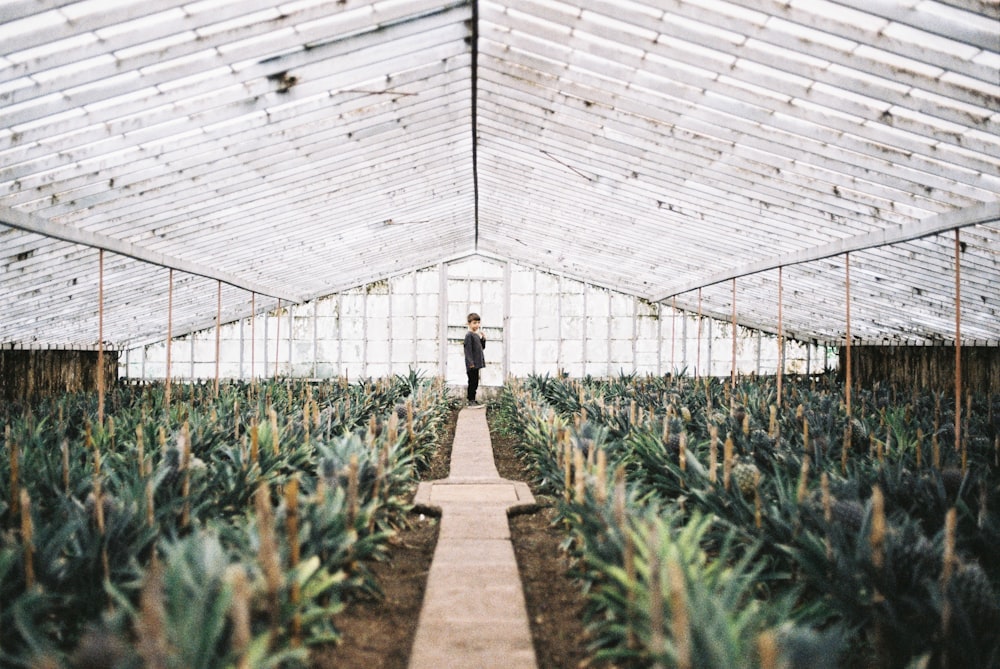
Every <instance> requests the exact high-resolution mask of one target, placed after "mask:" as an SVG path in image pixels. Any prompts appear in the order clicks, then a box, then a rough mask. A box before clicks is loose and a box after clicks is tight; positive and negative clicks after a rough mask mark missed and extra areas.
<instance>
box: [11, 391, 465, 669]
mask: <svg viewBox="0 0 1000 669" xmlns="http://www.w3.org/2000/svg"><path fill="white" fill-rule="evenodd" d="M172 391H173V392H172V399H171V402H170V405H169V407H168V406H167V402H166V398H165V388H164V387H163V386H161V385H159V384H149V385H122V386H120V387H118V388H115V389H113V390H112V391H111V392H110V393H109V397H108V401H107V406H108V407H111V409H112V410H111V411H109V412H108V414H107V418H106V420H105V423H104V424H103V425H101V424H98V423H97V421H96V401H95V398H94V397H93V396H92V395H66V396H62V397H58V398H54V399H51V400H47V401H44V402H41V403H39V404H38V405H36V406H33V407H30V408H29V409H26V410H25V412H23V413H22V414H20V415H17V416H12V417H11V418H10V423H9V428H8V430H6V431H5V434H4V436H3V439H2V441H0V443H2V448H0V454H2V455H3V457H2V458H0V665H3V666H30V665H32V664H40V663H44V664H46V665H47V666H62V665H67V664H69V665H73V666H77V665H79V664H80V663H81V662H84V659H81V658H84V657H85V656H87V654H88V653H91V652H98V651H97V650H95V649H104V650H105V651H108V652H111V651H110V650H108V649H111V650H114V652H115V653H117V655H115V656H114V657H112V658H111V660H109V661H108V662H111V664H109V663H108V662H105V664H107V665H108V666H112V664H113V665H114V666H120V667H123V668H125V667H130V666H139V665H138V664H136V663H137V662H138V660H137V659H136V658H137V657H140V656H141V657H144V658H146V659H145V660H143V661H144V662H146V663H149V662H151V660H150V659H149V657H147V656H145V655H143V653H150V652H154V651H152V650H150V648H154V647H155V648H160V651H156V652H162V653H163V655H162V658H161V659H162V660H163V662H164V664H163V665H162V666H177V667H195V666H197V667H215V666H218V667H230V666H235V663H236V660H237V659H238V657H237V655H239V656H241V657H243V658H245V659H248V660H249V661H250V666H261V667H263V666H277V664H279V663H281V664H282V666H290V665H289V663H290V662H295V661H297V660H299V661H300V660H302V658H303V657H304V655H303V651H302V648H304V647H305V646H306V645H308V644H312V643H319V642H323V641H330V640H336V639H337V638H339V633H338V631H337V630H336V629H335V628H334V627H333V625H332V615H333V613H335V612H337V611H339V610H340V609H341V608H342V606H343V602H344V601H345V600H346V599H347V598H349V597H352V596H356V595H357V594H359V593H364V594H366V595H371V594H377V593H378V584H377V583H376V582H375V581H374V579H373V578H372V575H371V572H370V570H369V568H368V566H367V565H368V564H370V562H371V561H372V560H378V559H381V558H382V557H383V556H384V555H385V551H386V546H387V541H388V539H389V538H390V537H391V536H392V534H393V533H394V532H395V530H396V528H397V527H399V526H400V525H401V524H402V523H404V522H405V514H406V512H407V511H408V510H409V502H408V500H409V498H410V496H411V493H412V490H413V488H414V486H415V484H416V481H417V477H418V476H419V473H420V471H421V468H422V467H423V466H425V463H427V462H429V460H430V458H431V455H432V454H433V452H434V450H435V449H436V448H437V446H438V443H439V437H440V435H441V431H442V428H443V426H444V425H445V421H446V419H447V416H448V415H449V413H450V411H451V408H452V405H453V402H452V400H451V399H449V397H448V395H447V389H446V388H445V387H444V385H443V384H442V383H441V382H440V381H439V380H437V379H424V378H423V377H421V376H420V375H419V374H417V373H415V372H414V373H412V374H411V375H409V376H407V377H397V378H393V379H383V380H378V381H371V380H364V381H361V382H358V383H355V384H347V383H345V382H335V383H319V384H315V383H312V384H311V383H306V382H292V381H284V382H271V383H263V384H244V383H232V384H222V385H221V387H220V388H219V392H218V395H216V394H215V392H214V388H213V387H212V386H210V385H208V384H194V385H175V386H173V388H172ZM293 483H294V485H293ZM259 489H264V490H265V491H269V492H270V495H268V496H266V497H265V499H267V500H269V504H268V505H267V507H266V508H268V509H269V511H268V512H267V514H266V516H267V518H269V520H268V519H267V518H262V517H261V516H259V512H260V509H261V507H260V506H258V501H257V499H256V495H257V491H258V490H259ZM22 490H23V491H24V493H25V494H26V495H27V502H28V506H27V507H25V509H24V511H23V512H22V509H21V507H20V500H21V492H22ZM261 523H264V525H262V524H261ZM262 527H264V528H266V529H265V530H262V529H261V528H262ZM262 532H266V533H267V536H268V537H270V539H268V540H267V541H263V540H262V536H263V535H262ZM151 564H157V565H159V566H160V567H159V571H156V570H152V571H151V569H150V565H151ZM275 566H276V567H277V569H278V570H279V573H281V574H283V575H282V576H281V579H280V584H279V585H277V586H275V584H274V577H273V575H269V571H268V570H269V569H270V570H271V572H272V573H273V568H274V567H275ZM235 571H239V572H241V573H243V574H244V576H245V578H246V580H247V583H248V585H247V588H248V589H249V590H248V592H249V594H248V595H247V596H246V597H244V598H243V599H246V600H247V601H248V602H249V604H248V606H249V610H250V613H249V616H250V627H251V629H252V634H251V637H250V638H249V639H246V640H243V641H242V642H241V648H240V650H239V652H238V653H237V651H236V650H234V647H233V642H232V639H231V636H232V628H233V625H234V623H233V622H232V616H233V609H234V607H235V603H234V599H233V585H232V581H231V579H232V575H233V573H235ZM29 580H31V581H32V582H31V583H30V584H29ZM241 601H242V600H241ZM150 602H153V604H150ZM157 602H158V603H157ZM150 606H152V609H151V608H150ZM157 607H159V609H162V610H161V611H160V613H159V614H157V615H159V619H158V622H157V624H156V625H155V627H156V628H157V629H159V630H160V631H161V632H160V633H161V634H162V635H163V637H162V638H161V639H160V640H159V641H157V642H156V644H153V645H152V646H150V645H148V644H147V645H146V646H143V641H142V639H143V630H144V629H149V626H148V625H147V624H146V623H148V622H149V621H148V618H149V616H150V615H153V614H152V613H151V611H153V612H154V613H155V611H156V610H157ZM144 625H146V626H145V627H144ZM101 652H104V651H101ZM119 655H120V657H119ZM115 658H117V659H115ZM140 664H141V663H140Z"/></svg>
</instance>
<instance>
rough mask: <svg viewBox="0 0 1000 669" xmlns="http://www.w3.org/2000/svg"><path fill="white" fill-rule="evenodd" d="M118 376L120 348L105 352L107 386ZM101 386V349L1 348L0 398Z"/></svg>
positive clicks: (24, 397)
mask: <svg viewBox="0 0 1000 669" xmlns="http://www.w3.org/2000/svg"><path fill="white" fill-rule="evenodd" d="M117 378H118V351H105V352H104V383H105V388H112V387H113V386H114V384H115V382H116V380H117ZM82 390H88V391H95V392H96V390H97V351H72V350H0V399H3V401H4V402H5V403H6V402H14V401H32V400H36V399H38V398H41V397H47V396H51V395H58V394H61V393H66V392H76V391H82Z"/></svg>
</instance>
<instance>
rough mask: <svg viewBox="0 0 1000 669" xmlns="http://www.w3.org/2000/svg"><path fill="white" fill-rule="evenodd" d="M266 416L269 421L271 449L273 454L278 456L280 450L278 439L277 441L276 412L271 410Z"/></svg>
mask: <svg viewBox="0 0 1000 669" xmlns="http://www.w3.org/2000/svg"><path fill="white" fill-rule="evenodd" d="M267 415H268V417H269V418H270V419H271V447H272V449H273V450H274V454H275V455H278V454H279V453H280V452H281V449H280V447H279V446H280V441H281V440H280V439H278V412H277V411H275V410H274V409H273V408H271V409H268V410H267Z"/></svg>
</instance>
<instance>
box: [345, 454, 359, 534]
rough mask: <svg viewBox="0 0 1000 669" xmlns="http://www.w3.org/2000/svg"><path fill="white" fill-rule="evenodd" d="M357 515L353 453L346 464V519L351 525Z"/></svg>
mask: <svg viewBox="0 0 1000 669" xmlns="http://www.w3.org/2000/svg"><path fill="white" fill-rule="evenodd" d="M357 515H358V455H357V453H354V454H352V455H351V459H350V461H349V462H348V464H347V518H348V521H349V522H351V523H353V522H354V519H355V518H357Z"/></svg>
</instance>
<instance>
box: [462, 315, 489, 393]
mask: <svg viewBox="0 0 1000 669" xmlns="http://www.w3.org/2000/svg"><path fill="white" fill-rule="evenodd" d="M466 321H467V322H468V324H469V331H468V332H466V333H465V343H464V348H465V371H466V374H467V375H468V377H469V389H468V392H467V393H466V398H467V399H468V400H469V406H470V407H477V406H481V405H480V404H479V402H477V401H476V391H477V390H478V389H479V370H481V369H482V368H484V367H486V357H485V356H484V355H483V349H484V348H486V335H485V334H483V332H482V331H481V330H480V329H479V326H480V321H479V314H477V313H475V312H473V313H471V314H469V316H468V317H467V318H466Z"/></svg>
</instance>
